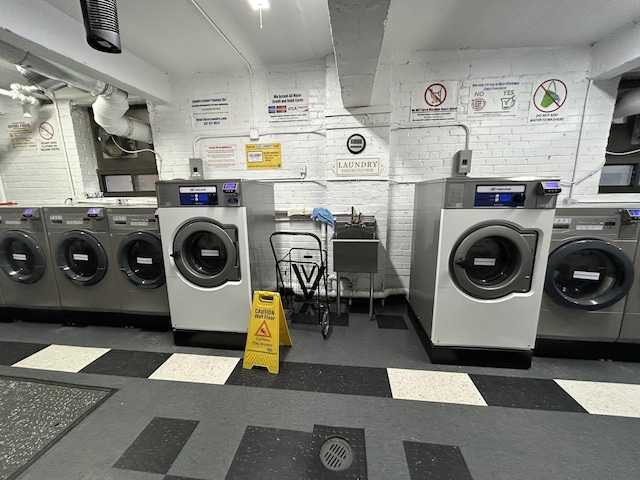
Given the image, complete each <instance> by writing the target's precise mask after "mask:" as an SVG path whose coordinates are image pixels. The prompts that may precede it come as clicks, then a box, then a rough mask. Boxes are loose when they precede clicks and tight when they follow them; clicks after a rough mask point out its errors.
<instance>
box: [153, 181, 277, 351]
mask: <svg viewBox="0 0 640 480" xmlns="http://www.w3.org/2000/svg"><path fill="white" fill-rule="evenodd" d="M156 190H157V195H158V207H159V218H160V230H161V232H162V249H163V258H164V266H165V273H166V276H167V291H168V294H169V309H170V312H171V324H172V327H173V330H174V339H175V342H176V343H177V344H201V345H209V346H213V347H229V348H244V346H245V342H246V334H247V329H248V326H249V319H250V315H251V302H252V295H253V291H255V290H267V291H271V290H274V289H275V266H274V260H273V258H272V253H271V247H270V244H269V236H270V235H271V233H273V231H274V229H275V210H274V198H273V185H272V184H268V183H262V182H257V181H246V180H196V181H193V180H171V181H159V182H157V183H156Z"/></svg>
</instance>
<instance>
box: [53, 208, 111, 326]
mask: <svg viewBox="0 0 640 480" xmlns="http://www.w3.org/2000/svg"><path fill="white" fill-rule="evenodd" d="M42 210H43V215H44V220H45V226H46V229H47V236H48V238H49V248H50V250H51V256H52V258H53V262H54V265H55V274H56V282H57V284H58V292H59V293H60V305H61V306H62V308H63V309H69V310H79V311H97V312H119V311H120V301H119V299H118V287H117V283H116V275H115V274H116V269H115V264H114V262H113V261H110V258H109V257H110V252H111V244H110V240H109V228H108V223H107V218H106V214H105V208H104V207H77V206H73V207H72V206H61V207H44V208H43V209H42ZM89 320H90V319H89Z"/></svg>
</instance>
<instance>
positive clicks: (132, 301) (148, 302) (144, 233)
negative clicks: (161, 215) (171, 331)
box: [107, 206, 169, 316]
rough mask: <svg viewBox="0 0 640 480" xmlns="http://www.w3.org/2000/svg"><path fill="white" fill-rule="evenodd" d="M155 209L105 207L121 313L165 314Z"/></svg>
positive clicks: (165, 297)
mask: <svg viewBox="0 0 640 480" xmlns="http://www.w3.org/2000/svg"><path fill="white" fill-rule="evenodd" d="M157 210H158V209H157V208H156V207H143V206H132V207H111V208H107V220H108V222H109V235H110V237H111V242H110V243H111V260H112V264H113V265H114V267H115V268H117V274H116V283H117V284H118V298H119V299H120V308H121V309H122V311H123V312H124V313H132V314H139V315H164V316H168V315H169V298H168V296H167V284H166V277H165V273H164V263H163V261H162V243H161V240H160V226H159V223H158V218H157Z"/></svg>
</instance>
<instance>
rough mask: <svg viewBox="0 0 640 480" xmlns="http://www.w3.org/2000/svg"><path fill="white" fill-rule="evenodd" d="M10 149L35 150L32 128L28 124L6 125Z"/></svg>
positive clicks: (15, 123)
mask: <svg viewBox="0 0 640 480" xmlns="http://www.w3.org/2000/svg"><path fill="white" fill-rule="evenodd" d="M8 129H9V139H10V143H11V148H14V149H21V150H37V149H38V142H36V140H35V138H34V137H33V127H32V126H31V124H30V123H28V122H12V123H10V124H9V125H8Z"/></svg>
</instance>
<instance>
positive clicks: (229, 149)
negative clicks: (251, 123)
mask: <svg viewBox="0 0 640 480" xmlns="http://www.w3.org/2000/svg"><path fill="white" fill-rule="evenodd" d="M237 158H238V156H237V149H236V146H235V145H204V146H203V147H202V160H203V161H204V164H205V165H206V167H207V168H208V169H209V168H210V169H216V168H236V164H237Z"/></svg>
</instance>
